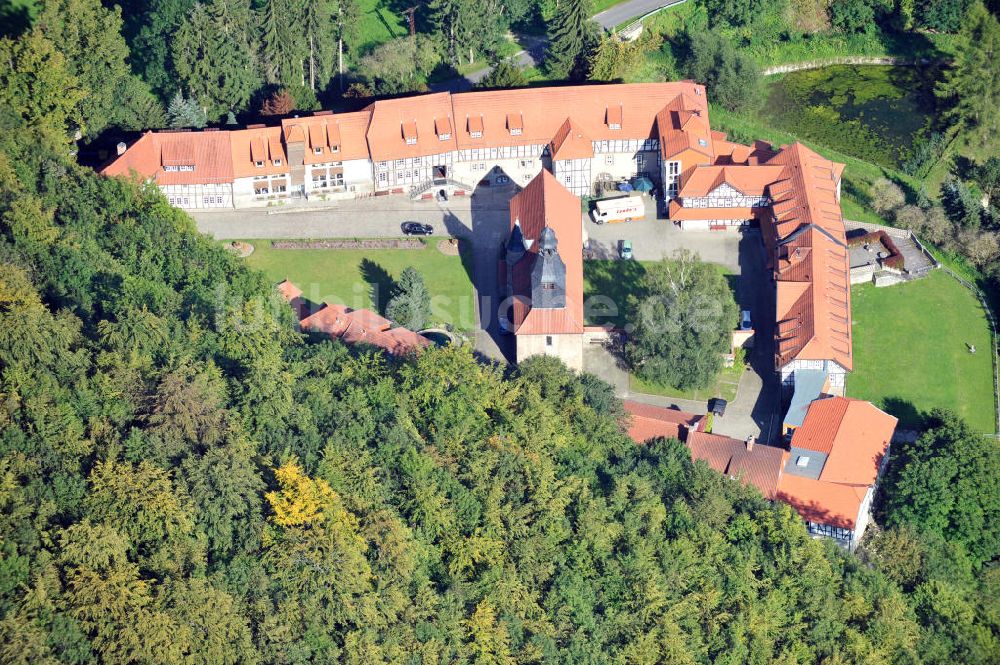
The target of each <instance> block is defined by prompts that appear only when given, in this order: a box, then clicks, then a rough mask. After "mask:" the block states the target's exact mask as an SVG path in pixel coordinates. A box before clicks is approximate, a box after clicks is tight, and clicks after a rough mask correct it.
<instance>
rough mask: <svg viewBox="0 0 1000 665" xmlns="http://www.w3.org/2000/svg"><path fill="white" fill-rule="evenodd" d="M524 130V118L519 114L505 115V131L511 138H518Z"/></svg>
mask: <svg viewBox="0 0 1000 665" xmlns="http://www.w3.org/2000/svg"><path fill="white" fill-rule="evenodd" d="M523 129H524V117H523V116H522V115H521V114H520V113H508V114H507V131H509V132H510V135H511V136H520V135H521V132H522V130H523Z"/></svg>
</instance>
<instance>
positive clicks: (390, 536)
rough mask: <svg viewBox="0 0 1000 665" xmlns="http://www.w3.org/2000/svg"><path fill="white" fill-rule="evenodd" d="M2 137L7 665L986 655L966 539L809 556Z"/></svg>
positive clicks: (725, 504) (588, 388) (162, 208)
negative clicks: (347, 323) (354, 327)
mask: <svg viewBox="0 0 1000 665" xmlns="http://www.w3.org/2000/svg"><path fill="white" fill-rule="evenodd" d="M0 124H2V126H3V128H4V131H2V132H0V220H2V223H0V231H2V233H0V260H2V263H0V392H2V393H3V397H4V400H3V409H2V410H0V419H2V422H3V425H2V429H0V479H2V482H0V660H2V661H3V662H8V663H85V662H103V663H147V662H149V663H152V662H157V663H163V662H170V663H174V662H176V663H181V662H185V663H213V664H214V663H264V662H266V663H312V662H345V663H362V662H363V663H432V662H476V663H536V662H550V663H555V662H592V663H605V662H606V663H613V662H620V663H657V662H664V663H666V662H670V663H709V662H714V663H733V664H734V665H735V664H737V663H751V662H752V663H771V662H785V663H813V662H827V663H844V662H859V661H864V662H868V663H917V662H928V663H932V662H934V663H945V662H963V663H987V662H991V659H994V658H995V655H996V653H997V648H998V644H997V629H998V627H997V620H998V618H997V614H996V611H995V610H996V604H995V601H996V598H997V597H998V594H1000V591H998V589H1000V579H998V575H997V574H996V569H995V567H992V566H991V565H990V564H988V563H987V564H985V565H979V564H978V562H977V561H976V560H971V559H970V558H969V557H968V556H966V555H965V554H963V551H964V545H963V543H962V542H960V541H956V542H950V541H948V540H940V539H939V540H936V541H933V542H931V541H927V542H928V543H930V544H927V543H925V542H924V541H923V540H921V538H922V536H920V535H919V534H917V533H915V532H913V530H912V529H909V528H908V527H906V525H905V524H904V525H902V526H901V527H899V528H898V529H897V528H894V529H893V530H890V531H886V532H883V535H882V536H881V538H882V539H881V540H880V541H879V548H877V549H873V550H872V555H871V556H872V558H871V559H870V560H868V561H867V562H866V560H863V559H860V558H858V557H857V556H854V555H849V554H846V553H844V552H841V551H840V550H838V549H837V548H836V547H835V546H833V545H832V544H831V543H829V542H826V541H817V540H813V539H811V538H810V537H809V536H808V535H807V533H806V530H805V528H804V526H803V524H802V522H801V520H800V519H799V517H798V516H797V515H796V514H795V513H794V512H793V511H792V510H791V509H790V508H789V507H788V506H785V505H783V504H770V503H768V502H767V501H765V500H764V499H763V498H762V497H761V496H760V495H759V494H758V493H757V492H756V491H755V490H753V489H748V488H746V487H744V486H743V485H742V484H740V483H738V482H734V481H732V480H730V479H728V478H725V477H723V476H720V475H719V474H716V473H715V472H713V471H711V470H710V469H709V468H708V467H707V466H705V465H704V464H702V463H698V464H692V462H691V459H690V457H689V454H688V452H687V450H686V448H685V447H684V446H683V445H682V444H680V443H679V442H677V441H674V440H660V441H656V442H653V443H650V444H649V445H645V446H636V445H635V444H634V443H633V442H632V441H631V440H629V439H628V438H627V436H626V435H625V434H624V433H623V429H622V422H621V418H622V410H621V405H620V403H618V401H617V400H616V399H615V398H614V396H613V394H612V392H611V389H610V387H609V386H608V385H607V384H605V383H603V382H602V381H601V380H600V379H598V378H596V377H593V376H590V375H586V374H584V375H575V374H573V373H572V372H570V371H568V370H567V369H566V368H565V367H564V366H562V365H561V364H559V362H558V361H556V360H554V359H551V358H540V359H536V360H532V361H529V362H526V363H523V364H522V365H521V366H520V367H519V368H517V369H516V370H504V369H501V368H499V367H495V366H492V365H483V364H480V363H478V362H477V361H476V359H475V358H474V357H473V356H472V355H471V354H469V353H468V352H466V351H463V350H460V349H439V350H431V351H429V352H426V353H423V354H421V355H420V356H419V357H418V358H413V359H405V360H391V359H388V358H386V357H384V356H382V355H379V354H377V353H375V352H372V351H364V350H359V349H354V350H349V349H348V348H346V347H344V346H342V345H340V344H339V343H337V342H334V341H331V340H329V339H320V338H306V337H304V336H302V335H301V334H299V333H297V332H296V331H295V328H294V325H293V321H292V317H291V313H290V311H289V309H288V308H287V307H286V306H285V305H283V304H282V303H281V302H280V301H279V300H278V299H277V297H276V296H275V293H274V291H273V285H271V284H269V283H267V282H266V281H265V280H264V278H263V277H262V276H261V275H260V274H257V273H254V272H251V271H250V270H248V269H247V268H246V267H245V266H244V265H243V263H242V261H241V260H240V259H238V258H237V257H236V256H234V255H232V254H230V253H228V252H227V251H225V250H224V249H223V248H222V247H221V246H220V245H219V244H217V243H215V242H213V241H212V240H211V239H209V238H207V237H204V236H201V235H199V234H198V233H197V232H196V231H195V229H194V227H193V224H192V222H191V220H190V219H189V218H188V217H187V216H186V215H185V214H184V213H182V212H180V211H177V210H175V209H173V208H171V207H170V206H169V205H167V203H166V201H165V200H164V198H163V197H162V195H160V194H159V193H158V192H157V191H156V190H155V188H151V187H144V186H140V185H137V184H133V183H129V182H125V181H120V180H112V179H102V178H99V177H98V176H96V175H94V174H93V173H92V172H90V171H87V170H84V169H81V168H80V167H78V166H76V165H74V164H73V163H71V161H69V157H68V156H67V155H66V153H65V150H64V147H63V146H62V144H60V143H59V142H52V141H49V140H48V139H47V138H46V131H47V130H45V129H44V128H33V127H30V126H27V125H25V124H24V123H23V121H22V120H21V119H20V116H19V115H16V114H12V113H10V112H8V111H6V110H4V111H2V112H0ZM938 448H941V447H940V446H938V447H937V448H936V449H938ZM913 454H914V455H917V453H916V452H914V453H913ZM992 528H995V525H994V526H993V527H992ZM947 536H948V534H947V532H946V533H945V537H946V538H947ZM976 551H977V553H981V552H982V550H981V549H977V550H976Z"/></svg>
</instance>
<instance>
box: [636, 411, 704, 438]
mask: <svg viewBox="0 0 1000 665" xmlns="http://www.w3.org/2000/svg"><path fill="white" fill-rule="evenodd" d="M622 406H624V407H625V412H626V413H628V414H629V416H630V424H629V428H628V435H629V436H630V437H632V440H633V441H635V442H636V443H645V442H646V441H649V440H650V439H657V438H660V437H664V438H674V439H681V438H683V437H684V436H686V435H687V430H688V429H700V428H701V427H702V426H703V424H704V416H700V415H698V414H695V413H687V412H685V411H677V410H675V409H665V408H663V407H660V406H652V405H650V404H643V403H641V402H633V401H631V400H625V401H623V402H622Z"/></svg>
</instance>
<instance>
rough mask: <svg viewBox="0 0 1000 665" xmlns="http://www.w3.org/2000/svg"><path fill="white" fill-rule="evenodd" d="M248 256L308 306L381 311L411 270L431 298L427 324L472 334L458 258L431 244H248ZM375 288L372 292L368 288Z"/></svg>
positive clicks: (469, 294)
mask: <svg viewBox="0 0 1000 665" xmlns="http://www.w3.org/2000/svg"><path fill="white" fill-rule="evenodd" d="M250 242H251V243H252V244H253V246H254V252H253V254H251V255H250V256H249V257H248V258H247V263H248V264H249V265H250V267H252V268H256V269H258V270H262V271H263V272H264V273H265V274H266V275H267V276H268V277H270V278H271V279H272V280H273V281H274V282H275V283H277V282H280V281H281V280H283V279H289V280H291V281H292V282H294V283H295V284H296V285H297V286H298V287H299V288H300V289H302V291H303V297H305V298H307V299H308V300H310V301H312V302H314V303H320V302H323V301H329V302H334V303H340V304H343V305H347V306H349V307H355V308H368V309H372V308H374V309H375V310H376V311H379V312H381V311H382V308H383V307H384V306H385V302H386V300H387V297H388V296H387V294H388V293H389V292H390V291H391V289H392V284H393V280H395V279H397V278H398V277H399V274H400V273H401V272H402V271H403V269H404V268H406V267H408V266H413V267H414V268H416V269H417V270H419V271H420V273H421V274H422V275H423V277H424V281H425V282H426V283H427V289H428V290H429V291H430V293H431V307H432V311H433V316H432V319H431V320H432V322H433V324H434V325H437V324H450V325H452V326H454V328H455V329H456V330H472V329H473V328H474V327H475V324H476V316H475V302H474V296H473V290H472V282H471V280H470V278H469V273H468V272H467V270H466V267H465V265H463V262H462V259H461V258H460V257H458V256H446V255H444V254H442V253H441V252H440V251H438V249H437V243H438V240H437V239H432V240H430V241H429V242H427V243H426V244H425V246H424V248H423V249H364V250H360V249H358V250H355V249H274V248H273V247H272V246H271V242H270V241H267V240H253V241H250ZM373 285H375V286H376V287H377V288H373Z"/></svg>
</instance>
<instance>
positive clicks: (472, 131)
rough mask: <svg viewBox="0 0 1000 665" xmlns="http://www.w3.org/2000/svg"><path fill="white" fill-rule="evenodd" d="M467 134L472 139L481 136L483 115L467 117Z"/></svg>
mask: <svg viewBox="0 0 1000 665" xmlns="http://www.w3.org/2000/svg"><path fill="white" fill-rule="evenodd" d="M469 136H470V137H472V138H474V139H481V138H483V116H481V115H480V116H478V117H476V116H472V117H470V118H469Z"/></svg>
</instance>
